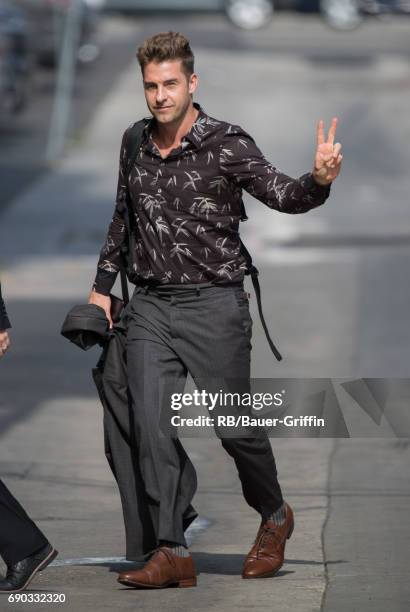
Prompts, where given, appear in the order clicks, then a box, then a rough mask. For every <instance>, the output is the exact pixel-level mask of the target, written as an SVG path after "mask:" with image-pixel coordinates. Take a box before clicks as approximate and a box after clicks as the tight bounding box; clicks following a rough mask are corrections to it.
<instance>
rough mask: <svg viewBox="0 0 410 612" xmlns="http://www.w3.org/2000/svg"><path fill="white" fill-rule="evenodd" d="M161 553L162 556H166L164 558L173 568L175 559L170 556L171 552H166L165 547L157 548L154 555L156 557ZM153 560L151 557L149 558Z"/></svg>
mask: <svg viewBox="0 0 410 612" xmlns="http://www.w3.org/2000/svg"><path fill="white" fill-rule="evenodd" d="M160 552H163V553H164V555H165V556H166V558H167V559H168V561H169V563H170V564H171V565H172V567H175V559H174V556H173V554H172V552H171V551H170V550H168V549H167V548H166V547H165V546H159V547H158V548H157V550H156V552H155V555H154V556H156V555H158V553H160ZM151 558H153V557H151Z"/></svg>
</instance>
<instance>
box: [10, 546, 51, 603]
mask: <svg viewBox="0 0 410 612" xmlns="http://www.w3.org/2000/svg"><path fill="white" fill-rule="evenodd" d="M57 555H58V551H57V550H56V549H55V548H53V547H52V546H51V544H46V546H44V548H42V549H41V550H39V551H38V552H36V553H35V554H34V555H30V557H26V558H25V559H22V560H21V561H18V562H17V563H15V564H14V565H11V566H10V567H8V568H7V574H6V577H5V578H3V579H1V580H0V592H3V593H13V592H14V591H23V590H24V589H25V588H27V586H28V585H29V583H30V582H31V580H32V579H33V578H34V576H35V575H36V573H37V572H40V571H41V570H43V569H45V568H46V567H47V565H48V564H49V563H51V561H52V560H53V559H55V558H56V556H57Z"/></svg>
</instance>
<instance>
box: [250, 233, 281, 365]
mask: <svg viewBox="0 0 410 612" xmlns="http://www.w3.org/2000/svg"><path fill="white" fill-rule="evenodd" d="M240 245H241V247H240V253H241V255H243V256H244V258H245V261H246V268H247V270H246V274H250V275H251V278H252V284H253V288H254V289H255V293H256V301H257V303H258V310H259V316H260V319H261V323H262V327H263V329H264V331H265V335H266V339H267V341H268V343H269V346H270V348H271V351H272V353H273V354H274V355H275V357H276V359H277V360H278V361H281V359H282V355H281V354H280V353H279V351H278V349H277V348H276V346H275V345H274V344H273V342H272V339H271V337H270V335H269V331H268V327H267V325H266V322H265V318H264V316H263V312H262V298H261V288H260V285H259V280H258V275H259V270H258V269H257V268H256V267H255V266H254V265H253V262H252V257H251V255H250V253H249V251H248V249H247V248H246V246H245V245H244V243H243V242H242V240H240Z"/></svg>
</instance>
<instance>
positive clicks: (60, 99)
mask: <svg viewBox="0 0 410 612" xmlns="http://www.w3.org/2000/svg"><path fill="white" fill-rule="evenodd" d="M82 10H83V3H82V0H70V3H69V6H68V9H67V13H66V16H65V19H64V30H63V40H62V44H61V48H60V54H59V62H58V72H57V81H56V88H55V94H54V102H53V109H52V114H51V120H50V128H49V133H48V142H47V150H46V160H47V162H48V163H50V164H51V163H53V162H55V161H56V160H57V159H58V158H59V157H60V156H61V155H62V153H63V151H64V145H65V140H66V136H67V131H68V125H69V121H70V114H71V101H72V93H73V86H74V80H75V71H76V65H77V52H78V46H79V39H80V32H81V25H82V17H83V15H82Z"/></svg>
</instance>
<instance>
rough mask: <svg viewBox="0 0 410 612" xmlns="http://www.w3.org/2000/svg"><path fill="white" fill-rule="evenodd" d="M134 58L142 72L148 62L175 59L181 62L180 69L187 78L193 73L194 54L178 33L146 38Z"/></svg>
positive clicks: (184, 37)
mask: <svg viewBox="0 0 410 612" xmlns="http://www.w3.org/2000/svg"><path fill="white" fill-rule="evenodd" d="M136 56H137V58H138V62H139V65H140V67H141V71H142V72H144V68H145V66H146V65H147V64H149V63H150V62H158V63H159V62H165V61H166V60H176V59H178V60H181V61H182V69H183V71H184V72H185V74H186V75H187V77H190V76H191V74H192V73H193V72H194V54H193V53H192V50H191V47H190V45H189V40H188V39H187V38H186V36H184V35H183V34H180V33H179V32H160V33H159V34H155V35H154V36H151V37H150V38H147V39H146V40H144V42H143V43H142V45H141V47H139V49H138V51H137V54H136Z"/></svg>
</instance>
